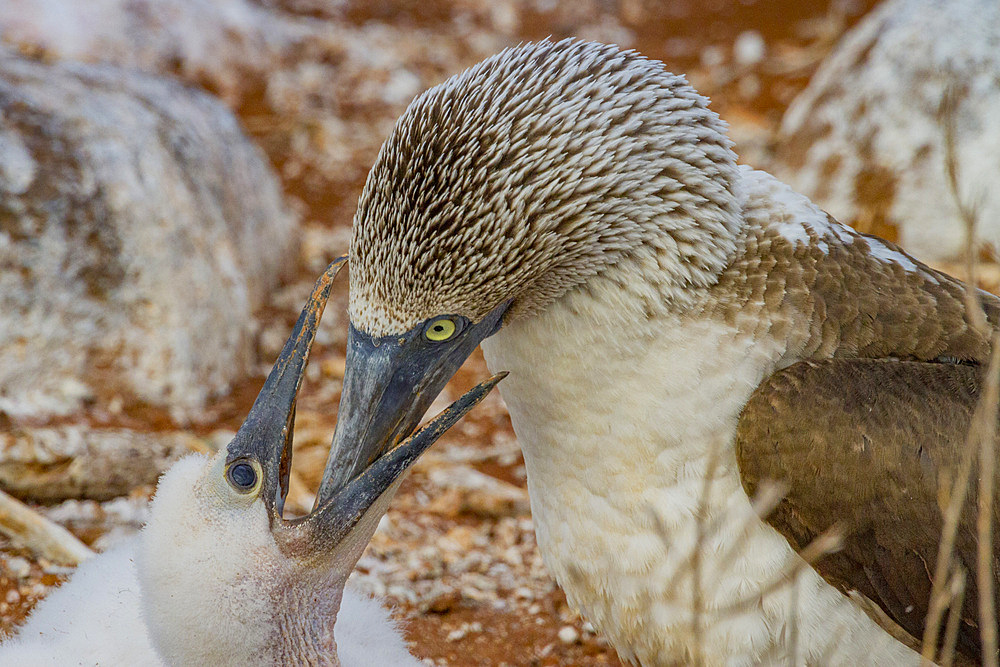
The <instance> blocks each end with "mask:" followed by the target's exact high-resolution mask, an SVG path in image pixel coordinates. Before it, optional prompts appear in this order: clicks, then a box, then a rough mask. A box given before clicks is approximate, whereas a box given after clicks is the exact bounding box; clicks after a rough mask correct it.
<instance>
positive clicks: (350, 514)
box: [286, 373, 507, 565]
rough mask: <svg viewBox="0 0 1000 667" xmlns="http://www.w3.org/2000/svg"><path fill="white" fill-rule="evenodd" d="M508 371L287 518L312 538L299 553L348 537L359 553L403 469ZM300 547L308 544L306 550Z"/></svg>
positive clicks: (324, 548)
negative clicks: (327, 494)
mask: <svg viewBox="0 0 1000 667" xmlns="http://www.w3.org/2000/svg"><path fill="white" fill-rule="evenodd" d="M506 376H507V373H498V374H496V375H494V376H492V377H491V378H489V379H488V380H485V381H484V382H481V383H480V384H478V385H476V386H475V387H473V388H472V389H470V390H469V391H468V392H466V393H465V394H463V395H462V397H461V398H459V399H458V400H457V401H455V402H454V403H452V404H451V405H450V406H448V407H447V408H445V409H444V410H443V411H442V412H441V414H439V415H438V416H437V417H435V418H434V419H432V420H431V421H430V422H429V423H428V424H426V425H425V426H424V427H423V428H421V429H420V430H419V431H417V432H416V433H414V434H413V435H412V436H410V437H409V438H407V439H406V440H405V441H404V442H402V443H401V444H399V445H397V446H396V447H393V448H392V449H390V450H389V451H388V452H386V453H385V454H383V455H382V456H380V457H378V458H377V459H376V460H375V461H374V462H373V463H372V464H371V465H369V466H368V467H367V468H365V469H364V470H363V471H362V472H361V474H359V475H357V476H356V477H353V478H351V480H350V481H349V482H348V483H347V485H346V486H344V487H343V488H341V489H340V490H338V491H337V492H336V493H335V494H334V495H333V496H332V497H331V498H328V499H327V500H326V501H324V502H323V503H322V504H320V505H319V507H317V508H316V509H314V510H313V511H312V512H311V513H310V514H309V515H308V516H305V517H302V518H300V519H293V520H291V521H288V522H286V523H287V525H288V526H289V528H290V529H292V530H293V531H295V532H296V533H298V534H297V535H296V538H297V539H299V540H301V539H306V540H308V542H309V544H308V545H301V544H300V548H299V552H300V553H302V552H305V553H325V552H328V551H330V550H332V549H334V548H338V547H340V548H343V547H342V544H343V543H345V542H354V543H355V544H354V546H355V547H356V548H355V549H354V552H355V553H356V556H358V557H360V555H361V550H362V549H363V548H364V545H366V544H368V540H369V539H371V534H372V532H373V531H374V530H375V525H376V524H377V523H378V519H379V518H380V517H381V516H382V514H384V513H385V509H386V506H387V505H388V502H389V500H390V499H391V497H392V494H393V492H394V491H395V487H396V484H397V482H398V481H399V480H400V478H401V476H402V474H403V473H404V472H406V471H407V470H408V469H409V467H410V466H411V465H413V463H414V461H416V460H417V458H418V457H419V456H420V455H421V454H423V453H424V452H425V451H427V448H428V447H430V446H431V445H433V444H434V443H435V442H437V440H438V438H440V437H441V436H442V435H444V432H445V431H447V430H448V429H449V428H451V427H452V426H454V425H455V422H457V421H458V420H459V419H461V418H462V417H464V416H465V415H466V414H467V413H468V412H469V411H470V410H472V408H474V407H476V406H477V405H478V404H479V402H480V401H482V400H483V399H484V398H485V397H486V395H487V394H488V393H490V390H492V389H493V387H495V386H496V385H497V383H498V382H500V380H502V379H503V378H505V377H506ZM302 546H307V548H306V549H304V550H303V549H302V548H301V547H302ZM352 565H353V564H352Z"/></svg>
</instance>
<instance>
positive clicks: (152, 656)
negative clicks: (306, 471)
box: [0, 262, 499, 667]
mask: <svg viewBox="0 0 1000 667" xmlns="http://www.w3.org/2000/svg"><path fill="white" fill-rule="evenodd" d="M341 264H342V262H338V263H335V264H334V265H332V266H331V269H330V270H329V271H328V272H327V273H326V274H324V276H323V277H322V278H321V279H320V280H319V282H318V283H317V286H316V289H315V290H314V292H313V294H312V297H311V299H310V301H309V303H308V304H307V305H306V307H305V309H304V310H303V311H302V314H301V316H300V317H299V320H298V322H297V324H296V326H295V328H294V330H293V332H292V334H291V336H290V337H289V339H288V342H287V343H286V344H285V347H284V349H283V350H282V353H281V356H280V357H279V358H278V361H277V362H276V363H275V365H274V368H273V369H272V371H271V373H270V375H269V377H268V379H267V381H266V382H265V384H264V387H263V388H262V389H261V392H260V394H259V396H258V397H257V400H256V401H255V403H254V406H253V408H252V409H251V411H250V413H249V415H248V416H247V419H246V421H245V422H244V424H243V426H242V427H241V428H240V430H239V431H238V432H237V434H236V436H235V437H234V439H233V441H232V442H231V443H230V444H229V445H228V446H227V447H226V449H225V450H223V451H220V452H219V453H218V454H217V455H216V456H214V457H212V458H207V457H205V456H200V455H193V456H189V457H186V458H184V459H182V460H181V461H179V462H178V463H176V464H175V465H174V466H173V467H171V469H170V470H168V471H167V472H166V473H165V474H164V476H163V477H162V478H161V480H160V483H159V485H158V488H157V492H156V496H155V498H154V500H153V504H152V508H151V512H150V519H149V522H148V524H147V525H146V527H145V528H144V529H143V530H142V531H141V533H140V534H139V535H138V536H137V539H135V540H133V541H132V542H130V543H128V544H126V545H123V546H121V547H118V548H116V549H114V550H112V551H109V552H108V553H105V554H102V555H101V556H98V557H97V558H94V559H92V560H91V561H89V562H87V563H85V564H83V565H82V566H81V567H80V569H79V571H78V572H76V573H75V575H74V576H73V578H72V579H71V580H70V581H69V582H67V583H66V584H64V585H63V586H61V587H60V588H59V589H58V590H56V591H55V592H53V593H52V595H50V596H49V597H48V598H46V599H45V600H43V601H42V602H41V603H40V604H39V606H38V608H37V609H36V610H35V611H34V613H32V615H31V617H30V618H29V619H28V621H27V623H26V624H25V625H24V626H23V627H22V628H21V629H20V631H19V633H18V635H17V636H16V637H15V638H14V639H12V640H10V641H8V642H6V643H5V644H4V645H3V646H0V663H2V664H5V665H22V666H25V667H34V666H36V665H37V666H41V665H52V666H53V667H56V666H58V667H64V666H65V665H71V664H72V665H76V664H80V665H136V666H140V665H223V666H224V665H243V666H245V665H340V664H343V665H345V667H351V666H358V667H367V666H371V667H392V666H396V665H402V666H407V665H420V664H422V663H421V662H420V661H419V660H417V659H416V658H414V657H413V656H411V655H410V654H409V652H408V651H407V649H406V644H405V643H404V641H403V639H402V637H401V635H400V633H399V632H398V630H397V628H396V625H395V623H394V622H393V620H392V619H391V617H390V616H389V614H388V612H387V611H386V610H385V609H384V608H383V607H382V606H381V605H380V604H379V603H378V602H377V601H375V600H372V599H370V598H368V597H367V596H365V595H363V594H360V593H358V592H356V591H352V589H351V588H350V587H347V588H345V583H346V581H347V577H348V575H350V573H351V571H352V570H353V568H354V565H355V564H356V563H357V560H358V558H359V557H360V556H361V552H362V551H363V550H364V548H365V546H366V545H367V544H368V541H369V539H370V538H371V535H372V533H373V532H374V530H375V526H376V524H377V523H378V520H379V519H380V518H381V517H382V515H383V513H384V512H385V510H386V508H387V505H388V503H389V500H390V498H391V497H392V495H393V493H394V492H395V489H396V487H397V486H398V484H399V481H400V475H402V474H403V473H404V472H405V471H406V470H407V468H408V467H409V466H410V465H411V464H412V463H413V462H414V461H415V460H416V458H417V457H418V456H419V455H420V454H421V453H422V452H423V451H424V450H425V449H427V447H429V446H430V445H431V444H432V443H433V442H434V441H435V440H437V438H438V437H440V435H441V434H442V433H444V431H446V430H447V429H448V428H449V427H450V426H451V425H452V424H454V423H455V422H456V421H457V420H458V419H459V418H460V417H461V416H462V415H464V414H465V413H466V412H468V411H469V410H470V409H471V408H472V407H473V406H475V405H476V404H477V403H478V402H479V401H480V400H481V399H482V398H483V397H484V396H485V395H486V393H488V392H489V390H490V389H491V388H492V387H493V386H494V385H495V384H496V382H498V381H499V377H494V378H491V379H490V380H488V381H487V382H484V383H483V384H481V385H479V386H477V387H476V388H474V389H473V390H472V391H470V392H469V393H467V394H466V395H464V396H463V397H462V398H461V399H459V401H457V402H456V403H455V404H453V405H452V406H451V407H450V408H448V409H447V410H446V411H445V412H443V413H442V414H441V415H439V416H438V417H437V418H435V419H434V420H433V421H432V422H430V423H429V424H428V425H427V426H425V427H424V428H423V429H421V430H420V431H419V432H418V433H416V434H415V435H414V436H413V437H412V438H410V439H408V440H407V441H406V442H404V443H402V444H401V445H399V446H398V447H396V448H393V449H392V450H391V451H389V452H388V453H386V454H385V455H384V456H382V457H380V458H378V459H377V460H376V461H375V462H373V464H372V465H371V466H368V467H367V468H366V469H365V470H364V471H363V472H362V473H361V474H360V475H357V476H354V477H353V478H352V480H351V482H350V483H349V484H347V485H346V486H345V487H344V488H343V489H342V490H341V491H340V492H339V493H337V494H335V495H334V496H333V497H332V498H330V499H329V500H328V501H326V502H324V503H323V504H322V505H320V506H319V508H318V509H316V510H314V511H313V512H311V513H310V514H309V515H308V516H306V517H302V518H299V519H293V520H286V519H283V518H282V506H283V503H284V498H285V493H286V492H287V488H288V473H289V470H290V465H291V443H292V425H293V420H294V413H295V398H296V395H297V394H298V390H299V385H300V384H301V381H302V374H303V371H304V370H305V364H306V361H307V358H308V354H309V348H310V346H311V344H312V341H313V337H314V335H315V332H316V326H317V324H318V321H319V317H320V315H321V314H322V311H323V307H324V305H325V303H326V299H327V297H328V295H329V290H330V285H331V283H332V279H333V276H334V275H335V272H336V270H337V269H338V268H339V266H340V265H341Z"/></svg>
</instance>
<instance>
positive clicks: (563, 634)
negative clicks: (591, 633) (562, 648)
mask: <svg viewBox="0 0 1000 667" xmlns="http://www.w3.org/2000/svg"><path fill="white" fill-rule="evenodd" d="M579 640H580V633H579V632H577V630H576V628H574V627H573V626H572V625H564V626H563V627H561V628H559V641H561V642H562V643H563V644H575V643H577V642H578V641H579Z"/></svg>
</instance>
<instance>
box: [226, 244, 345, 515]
mask: <svg viewBox="0 0 1000 667" xmlns="http://www.w3.org/2000/svg"><path fill="white" fill-rule="evenodd" d="M346 262H347V258H346V257H340V258H339V259H337V260H335V261H334V262H333V263H332V264H331V265H330V266H329V267H328V268H327V270H326V272H325V273H323V275H322V276H320V278H319V280H317V281H316V285H315V287H314V288H313V291H312V294H311V295H310V297H309V301H308V302H307V303H306V305H305V307H304V308H303V309H302V312H301V314H300V315H299V319H298V321H296V322H295V327H294V328H293V329H292V333H291V335H290V336H289V337H288V340H287V341H286V342H285V346H284V347H283V348H282V350H281V354H279V355H278V360H277V361H276V362H275V363H274V366H273V367H272V368H271V372H270V374H269V375H268V376H267V380H265V381H264V386H263V387H262V388H261V390H260V393H259V394H258V395H257V399H256V400H255V401H254V404H253V407H252V408H250V412H249V414H247V418H246V420H245V421H244V422H243V425H242V426H240V429H239V431H237V433H236V436H235V437H234V438H233V440H232V442H231V443H229V446H228V447H227V449H226V468H227V470H229V469H230V468H231V467H232V466H233V465H234V464H236V463H237V462H239V461H241V460H245V461H256V462H257V463H258V464H259V465H260V468H261V476H262V479H261V490H260V497H261V498H262V499H263V500H264V503H265V505H266V506H267V508H268V511H269V514H270V515H271V522H272V524H274V522H275V521H280V519H281V513H282V510H283V508H284V502H285V495H286V493H287V492H288V474H289V471H290V466H291V455H292V430H293V424H294V421H295V399H296V397H297V396H298V393H299V388H300V387H301V385H302V376H303V373H304V372H305V368H306V363H307V362H308V360H309V350H310V349H311V348H312V343H313V340H314V339H315V337H316V329H317V327H318V326H319V321H320V318H321V317H322V315H323V309H324V308H325V307H326V302H327V300H328V299H329V297H330V288H331V287H332V286H333V280H334V278H336V276H337V274H338V273H339V272H340V269H341V268H343V266H344V264H345V263H346Z"/></svg>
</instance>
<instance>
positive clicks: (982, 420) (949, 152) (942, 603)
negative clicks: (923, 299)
mask: <svg viewBox="0 0 1000 667" xmlns="http://www.w3.org/2000/svg"><path fill="white" fill-rule="evenodd" d="M959 97H960V91H959V90H957V89H954V88H953V89H950V90H948V91H947V92H946V94H945V96H944V99H943V100H942V104H941V110H940V113H939V118H938V120H939V123H940V124H941V126H942V128H943V133H944V144H945V172H946V175H947V178H948V185H949V188H950V190H951V193H952V196H953V197H954V199H955V204H956V206H957V208H958V211H959V215H960V216H961V218H962V221H963V223H964V225H965V232H966V234H965V264H966V285H967V289H966V318H967V320H968V322H969V324H970V326H972V327H973V328H974V329H975V330H976V331H977V332H979V333H980V335H982V336H983V337H988V338H990V340H991V341H992V350H991V355H990V363H989V367H988V369H987V373H986V377H985V381H984V385H985V386H984V391H983V396H982V398H981V399H980V402H979V405H977V406H976V411H975V414H974V415H973V420H972V424H971V426H970V429H969V434H968V436H967V438H966V442H965V447H964V449H963V452H962V458H961V460H960V462H959V468H958V471H957V472H956V475H955V480H954V482H953V483H952V486H951V490H950V493H949V499H948V504H947V507H946V510H945V516H944V519H945V521H944V527H943V529H942V535H941V542H940V544H939V548H938V557H937V562H936V563H935V566H934V580H933V585H932V589H931V601H930V602H931V603H930V607H929V609H928V614H927V619H926V622H925V626H924V637H923V646H922V650H921V657H922V663H923V664H930V663H931V662H932V661H933V660H934V657H935V656H934V653H935V647H936V645H937V639H938V633H939V631H940V626H941V620H942V617H943V615H944V609H945V608H946V606H947V605H948V604H949V603H951V604H955V601H954V599H953V596H951V595H949V593H948V591H947V590H946V578H947V573H948V572H949V571H951V570H952V554H953V551H954V546H955V534H956V532H957V528H958V520H959V518H960V517H961V512H962V507H963V506H964V504H965V499H966V495H967V493H968V486H969V475H970V473H971V470H972V464H973V463H974V461H975V458H976V455H977V454H978V455H979V458H980V468H981V470H980V472H981V483H980V489H979V502H978V516H977V538H978V553H977V567H976V571H977V583H978V585H979V588H980V595H979V600H980V605H979V607H980V608H979V612H980V625H981V637H982V641H983V656H984V664H985V665H989V666H991V667H994V666H996V665H997V657H996V653H997V633H996V608H995V599H994V592H993V578H992V577H993V574H992V569H991V562H992V500H993V495H994V483H995V470H994V468H995V463H996V459H995V457H996V419H997V407H998V394H1000V387H998V384H1000V344H998V343H1000V338H997V337H994V336H993V335H992V331H991V328H990V325H989V323H988V321H987V319H986V313H985V312H984V311H983V308H982V304H981V303H980V302H979V299H978V289H977V288H976V259H977V257H976V235H975V230H976V221H977V218H978V210H977V209H978V207H977V206H975V205H969V204H967V203H966V202H965V201H964V200H963V198H962V196H961V193H960V189H959V185H958V183H959V174H958V157H957V154H958V151H957V139H956V131H957V128H956V110H957V107H958V102H959ZM987 459H988V460H987ZM984 496H985V497H984ZM963 581H964V579H963ZM962 597H963V599H964V593H963V596H962ZM960 611H961V610H960V609H959V610H957V611H954V612H953V613H954V614H958V613H959V612H960ZM952 615H953V614H949V625H950V624H951V623H952V622H953V621H952V620H951V619H952ZM954 622H955V623H956V624H957V622H958V621H954ZM955 632H957V625H956V630H955ZM947 635H948V633H947V631H946V637H945V644H946V645H947V643H948V642H947ZM945 656H946V657H947V659H948V660H950V659H951V658H950V656H948V654H947V653H945Z"/></svg>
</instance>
